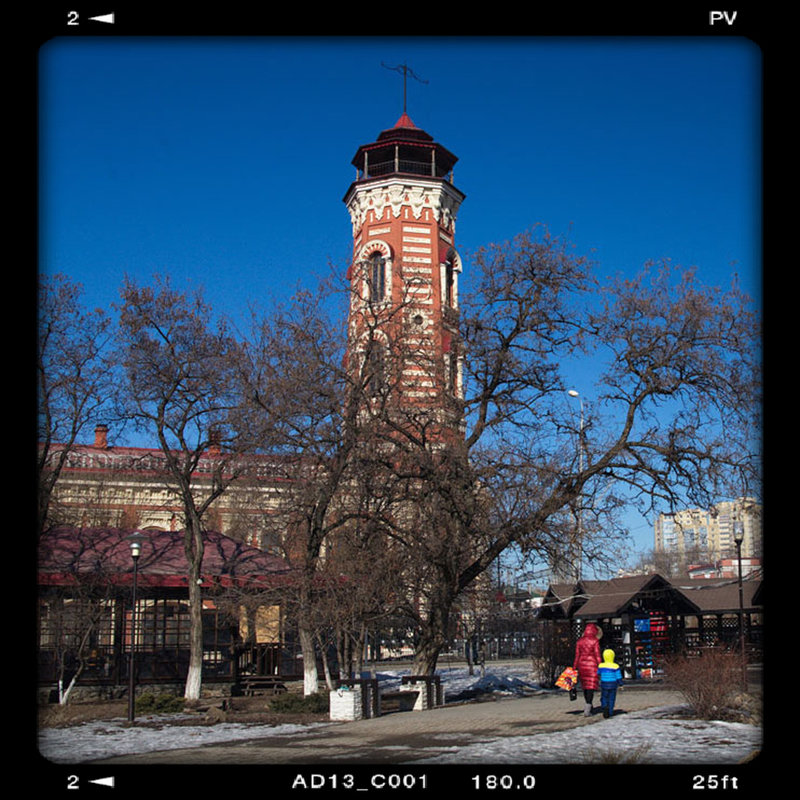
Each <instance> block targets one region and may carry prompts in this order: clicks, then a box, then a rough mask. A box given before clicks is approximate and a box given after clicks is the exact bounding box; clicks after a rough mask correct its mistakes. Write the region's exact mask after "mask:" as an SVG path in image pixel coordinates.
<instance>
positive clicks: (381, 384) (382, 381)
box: [367, 342, 386, 397]
mask: <svg viewBox="0 0 800 800" xmlns="http://www.w3.org/2000/svg"><path fill="white" fill-rule="evenodd" d="M385 385H386V357H385V353H384V350H383V347H382V346H381V345H380V344H379V343H378V342H373V343H372V347H371V349H370V350H369V354H368V356H367V394H368V395H369V396H370V397H377V396H378V395H380V394H382V393H383V391H384V388H385Z"/></svg>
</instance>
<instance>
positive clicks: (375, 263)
mask: <svg viewBox="0 0 800 800" xmlns="http://www.w3.org/2000/svg"><path fill="white" fill-rule="evenodd" d="M368 280H369V299H370V300H372V302H373V303H377V302H380V301H381V300H383V299H384V297H385V296H386V259H385V258H384V257H383V256H382V255H381V253H378V252H375V253H373V254H372V255H371V256H370V257H369V278H368Z"/></svg>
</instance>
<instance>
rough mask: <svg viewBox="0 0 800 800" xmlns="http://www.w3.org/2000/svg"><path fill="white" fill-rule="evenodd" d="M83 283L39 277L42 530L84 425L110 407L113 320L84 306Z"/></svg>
mask: <svg viewBox="0 0 800 800" xmlns="http://www.w3.org/2000/svg"><path fill="white" fill-rule="evenodd" d="M81 293H82V288H81V287H80V286H79V285H78V284H75V283H73V282H71V281H70V280H69V279H68V278H66V277H65V276H63V275H52V276H41V277H40V279H39V308H38V341H37V365H36V366H37V390H38V392H37V411H38V415H37V418H38V425H37V434H38V443H39V450H38V475H39V488H38V530H39V533H40V534H41V533H42V532H43V531H44V530H45V528H46V526H47V525H48V514H49V512H50V502H51V499H52V494H53V487H54V486H55V484H56V482H57V481H58V478H59V476H60V475H61V471H62V469H63V467H64V465H65V464H66V461H67V459H68V457H69V455H70V453H71V452H72V449H73V448H74V446H75V444H76V443H77V441H78V438H79V436H80V435H81V433H82V432H83V431H85V429H86V426H87V425H89V424H93V423H96V422H98V421H100V420H101V419H102V413H103V412H105V413H109V409H108V406H109V401H110V400H111V399H113V392H112V390H111V387H112V362H111V359H110V357H109V353H108V348H107V345H108V343H109V341H110V338H111V331H110V320H109V318H108V316H107V315H106V314H105V312H104V311H103V310H102V309H94V310H92V311H86V310H85V309H84V308H83V307H82V306H81Z"/></svg>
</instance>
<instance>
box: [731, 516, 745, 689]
mask: <svg viewBox="0 0 800 800" xmlns="http://www.w3.org/2000/svg"><path fill="white" fill-rule="evenodd" d="M743 540H744V526H743V525H741V524H738V523H736V522H734V528H733V541H734V542H735V544H736V558H737V560H738V562H739V657H740V658H741V662H742V688H743V689H744V691H747V658H746V656H745V649H744V590H743V587H742V541H743Z"/></svg>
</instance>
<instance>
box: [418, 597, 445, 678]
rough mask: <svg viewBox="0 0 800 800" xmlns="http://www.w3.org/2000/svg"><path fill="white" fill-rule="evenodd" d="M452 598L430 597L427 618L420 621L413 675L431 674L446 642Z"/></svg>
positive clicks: (434, 670)
mask: <svg viewBox="0 0 800 800" xmlns="http://www.w3.org/2000/svg"><path fill="white" fill-rule="evenodd" d="M452 602H453V601H452V599H450V598H448V597H435V596H434V597H431V599H430V600H429V605H428V615H427V619H423V620H421V621H420V637H419V642H418V643H417V647H416V651H415V653H414V664H413V667H412V670H413V674H414V675H433V674H434V672H436V662H437V661H438V660H439V653H440V652H441V650H442V648H443V647H444V645H445V644H446V642H447V627H448V621H449V619H450V608H451V606H452Z"/></svg>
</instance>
